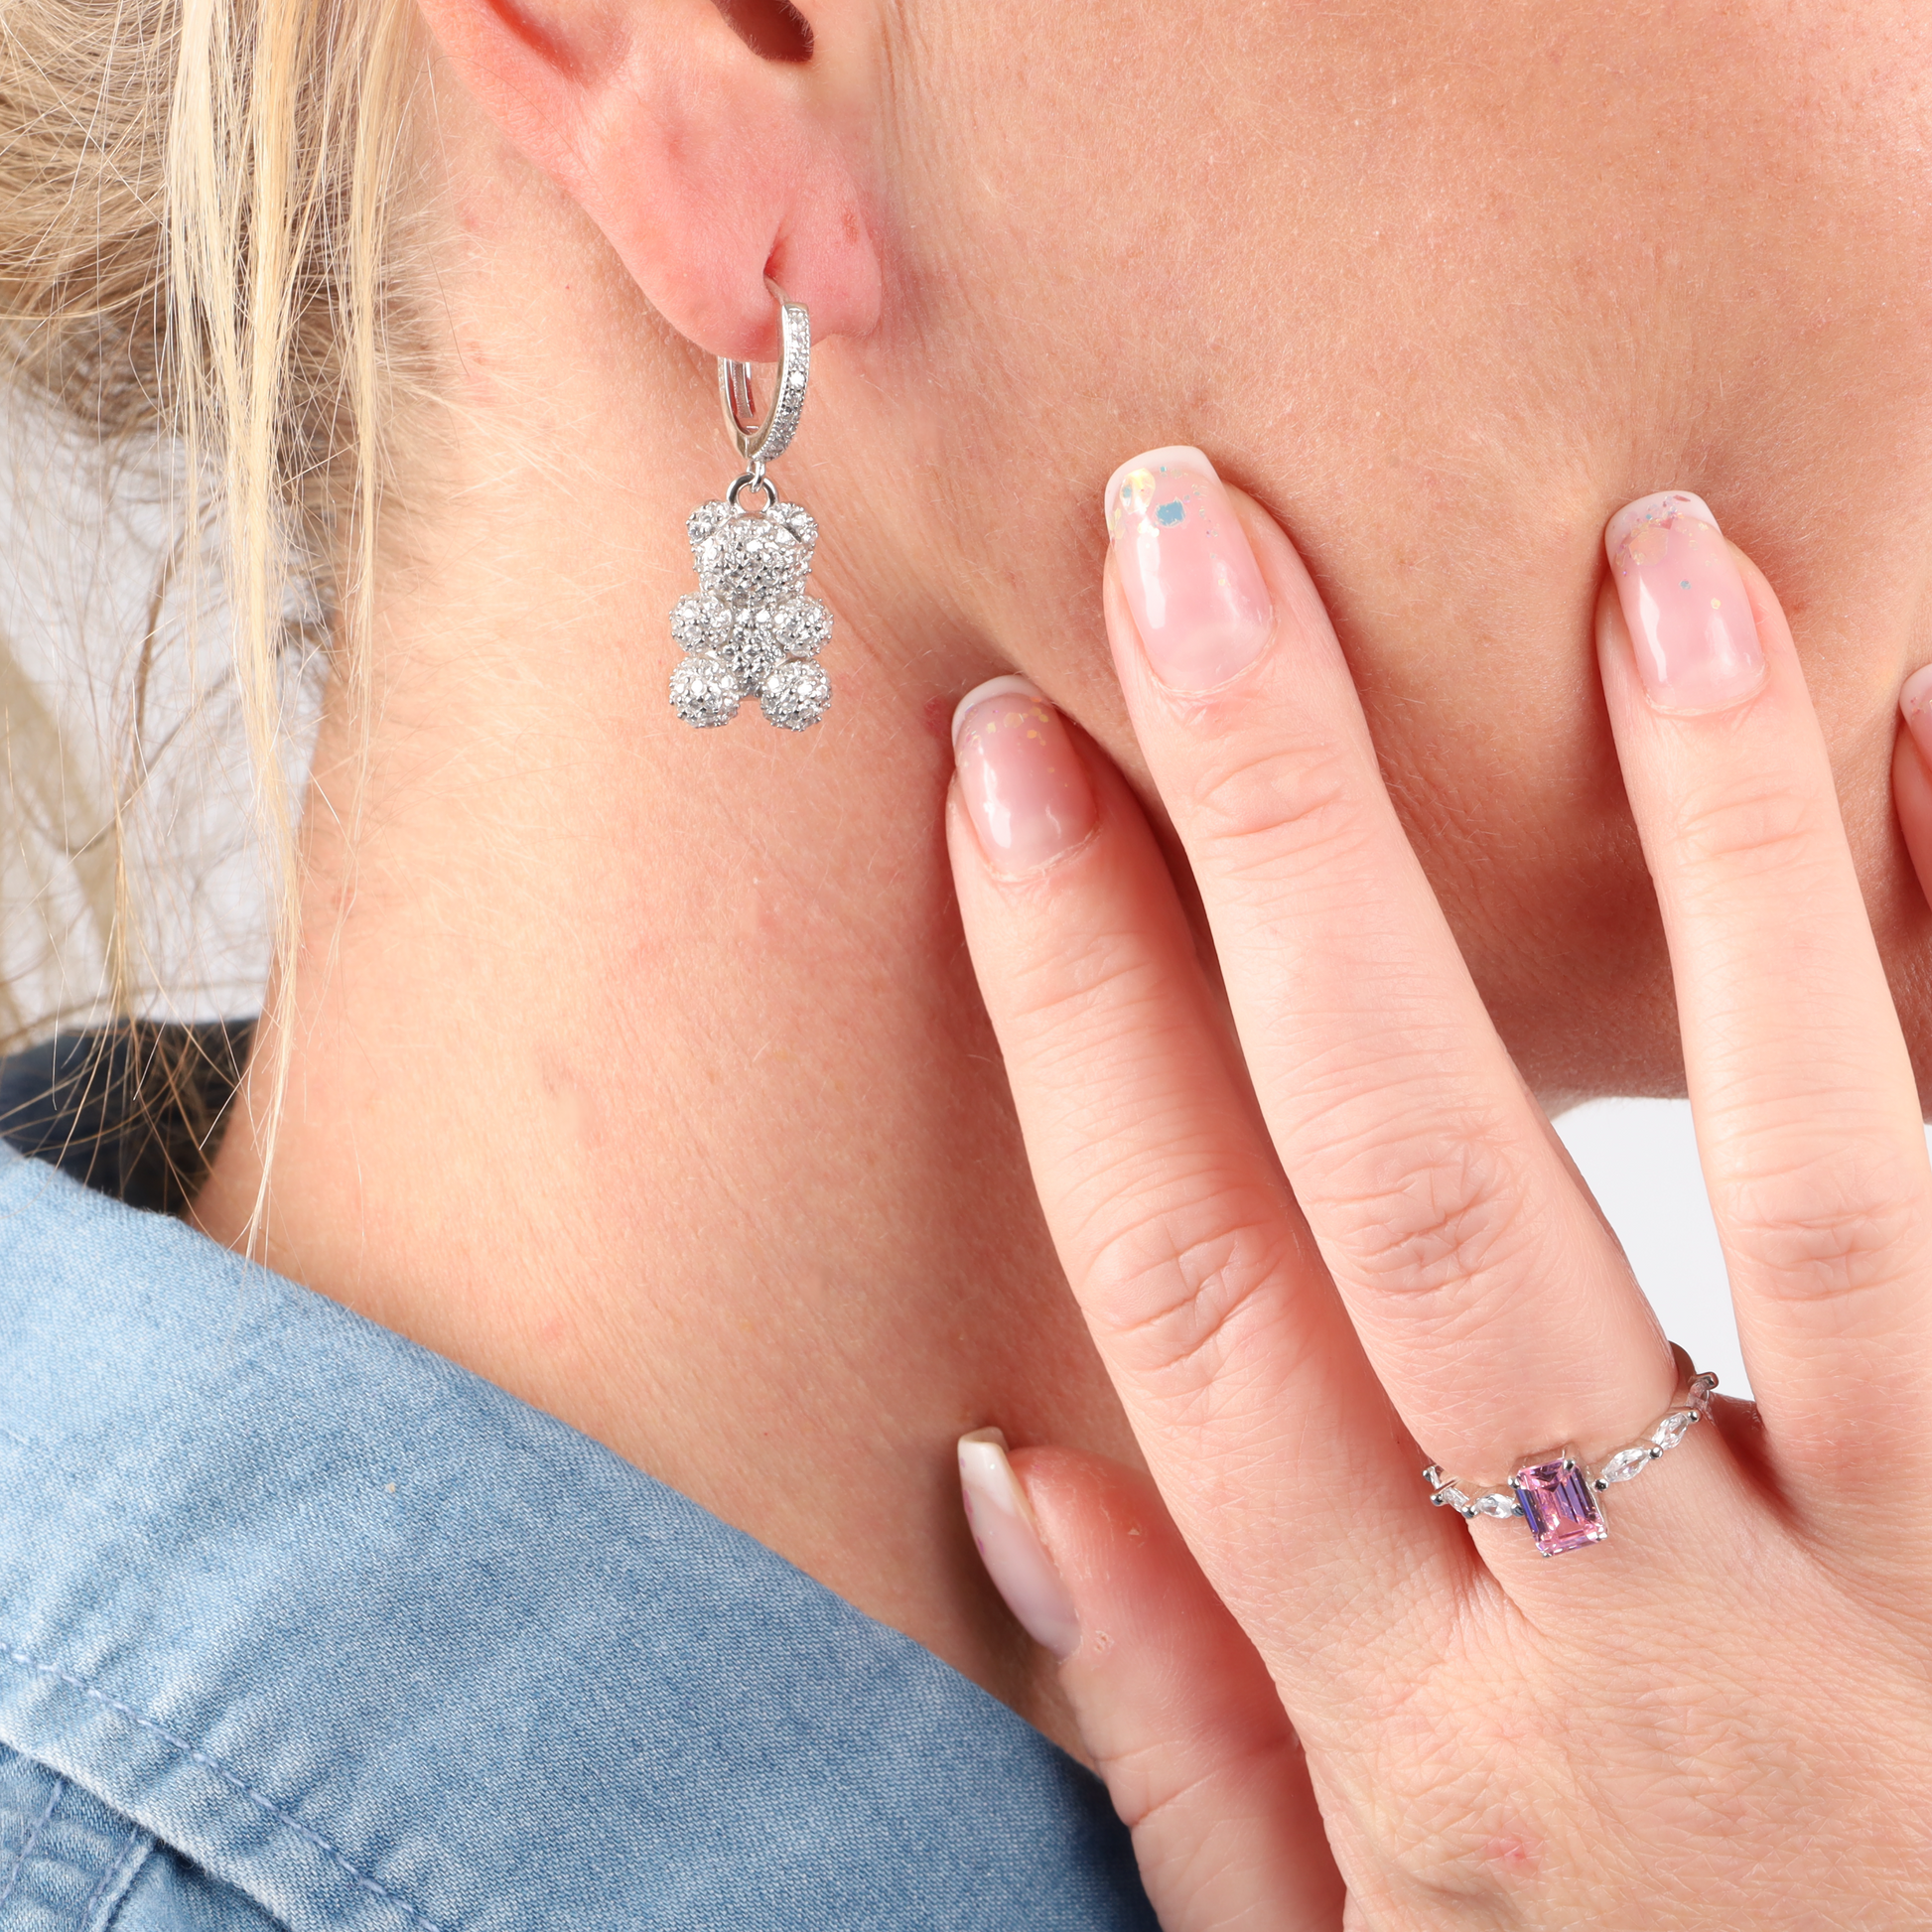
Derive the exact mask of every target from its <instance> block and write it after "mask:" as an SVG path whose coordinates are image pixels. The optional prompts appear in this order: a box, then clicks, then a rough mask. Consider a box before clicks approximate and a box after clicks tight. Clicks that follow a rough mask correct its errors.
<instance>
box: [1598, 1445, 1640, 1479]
mask: <svg viewBox="0 0 1932 1932" xmlns="http://www.w3.org/2000/svg"><path fill="white" fill-rule="evenodd" d="M1653 1459H1654V1457H1653V1451H1652V1449H1651V1447H1650V1445H1649V1444H1648V1443H1639V1444H1637V1445H1636V1447H1635V1448H1634V1449H1618V1450H1617V1452H1616V1453H1615V1454H1614V1455H1613V1456H1611V1457H1610V1459H1609V1460H1608V1461H1607V1462H1605V1463H1604V1464H1603V1466H1602V1467H1601V1468H1600V1469H1598V1470H1597V1472H1596V1486H1597V1488H1599V1489H1603V1488H1607V1487H1608V1486H1609V1485H1610V1484H1611V1483H1613V1482H1628V1481H1629V1480H1630V1478H1631V1477H1632V1476H1633V1475H1636V1474H1637V1473H1638V1472H1639V1471H1640V1470H1643V1469H1647V1468H1649V1467H1650V1464H1651V1462H1652V1460H1653Z"/></svg>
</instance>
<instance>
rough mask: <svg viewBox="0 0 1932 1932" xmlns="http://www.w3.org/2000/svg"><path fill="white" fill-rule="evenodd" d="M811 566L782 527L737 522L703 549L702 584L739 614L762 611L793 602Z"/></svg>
mask: <svg viewBox="0 0 1932 1932" xmlns="http://www.w3.org/2000/svg"><path fill="white" fill-rule="evenodd" d="M810 560H811V559H810V553H809V552H808V551H807V550H806V549H805V548H804V547H803V545H801V544H800V543H799V541H798V539H797V538H796V537H795V536H793V535H792V533H791V532H790V531H789V530H787V529H786V528H785V526H784V525H783V524H782V523H774V522H772V521H771V520H770V518H768V517H764V516H734V517H733V518H732V519H731V520H730V521H729V522H728V523H723V524H720V525H719V527H718V528H717V529H716V530H714V531H713V532H712V533H711V535H710V536H708V537H706V538H705V540H704V542H703V543H701V544H700V545H699V546H698V581H699V582H700V583H701V584H703V586H704V588H705V589H706V590H707V591H709V592H710V593H711V594H712V596H713V597H717V598H722V599H723V600H724V601H725V602H726V603H727V604H729V605H731V606H733V607H734V608H735V609H737V610H741V611H743V610H756V609H757V608H759V606H761V605H772V604H782V603H783V602H784V601H785V600H786V599H787V598H788V597H790V596H791V595H792V594H793V593H794V592H795V591H796V590H797V588H798V585H799V583H800V581H801V580H802V579H803V577H804V575H805V566H806V564H808V563H809V562H810Z"/></svg>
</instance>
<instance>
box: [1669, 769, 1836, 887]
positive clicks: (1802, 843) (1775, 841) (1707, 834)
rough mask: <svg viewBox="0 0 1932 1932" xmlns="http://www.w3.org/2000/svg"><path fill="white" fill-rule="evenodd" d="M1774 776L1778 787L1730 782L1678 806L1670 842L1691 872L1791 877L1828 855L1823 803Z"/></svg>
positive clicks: (1762, 780)
mask: <svg viewBox="0 0 1932 1932" xmlns="http://www.w3.org/2000/svg"><path fill="white" fill-rule="evenodd" d="M1775 775H1776V776H1777V778H1778V780H1779V782H1776V783H1773V782H1770V781H1769V780H1768V779H1766V778H1753V779H1752V780H1750V781H1748V782H1745V783H1739V782H1738V781H1736V780H1734V779H1731V780H1728V781H1726V782H1725V783H1722V784H1718V785H1713V786H1711V787H1709V788H1708V789H1702V790H1697V791H1693V792H1692V793H1691V794H1689V795H1688V796H1687V797H1686V798H1685V799H1684V800H1683V801H1682V802H1681V803H1680V804H1679V806H1678V809H1677V812H1676V814H1675V823H1674V825H1673V827H1672V833H1671V837H1672V842H1673V844H1674V845H1675V847H1676V849H1677V853H1678V856H1679V857H1680V859H1681V860H1682V861H1683V863H1684V865H1685V867H1686V868H1687V870H1689V871H1690V872H1691V873H1692V874H1694V875H1695V874H1697V873H1699V872H1709V871H1721V872H1725V873H1735V872H1737V871H1740V870H1742V871H1747V872H1751V873H1757V872H1763V871H1774V872H1777V873H1779V874H1780V875H1786V874H1787V873H1788V870H1789V869H1790V868H1793V867H1794V866H1807V865H1809V864H1810V863H1811V862H1812V861H1814V860H1815V859H1816V858H1817V857H1818V855H1819V854H1820V853H1821V851H1822V850H1824V849H1826V844H1827V842H1826V841H1825V839H1824V836H1823V835H1824V834H1825V832H1826V831H1827V829H1828V828H1827V826H1826V823H1825V820H1824V818H1823V815H1822V813H1821V811H1820V806H1819V801H1818V800H1817V799H1816V798H1814V797H1812V796H1810V795H1809V794H1807V793H1806V792H1804V791H1802V790H1800V789H1799V788H1798V787H1796V786H1794V785H1792V784H1791V783H1790V782H1789V781H1788V779H1786V778H1785V775H1784V774H1783V773H1778V774H1775Z"/></svg>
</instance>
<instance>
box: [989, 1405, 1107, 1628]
mask: <svg viewBox="0 0 1932 1932" xmlns="http://www.w3.org/2000/svg"><path fill="white" fill-rule="evenodd" d="M959 1490H960V1494H961V1495H962V1496H964V1498H965V1499H966V1520H967V1522H969V1523H970V1524H971V1525H972V1526H973V1541H974V1543H975V1544H976V1545H977V1546H978V1548H979V1553H980V1561H981V1562H982V1563H984V1564H985V1565H986V1574H987V1575H988V1576H989V1577H991V1578H992V1579H993V1584H994V1587H995V1588H996V1589H998V1590H999V1592H1000V1594H1001V1595H1002V1596H1004V1597H1005V1598H1006V1600H1007V1608H1008V1609H1010V1610H1011V1611H1012V1612H1013V1613H1014V1615H1015V1616H1016V1617H1018V1618H1019V1619H1020V1623H1021V1626H1022V1627H1023V1628H1024V1629H1025V1630H1026V1632H1027V1634H1028V1636H1030V1637H1032V1638H1033V1640H1034V1641H1035V1643H1037V1644H1042V1645H1044V1647H1045V1648H1046V1649H1048V1650H1050V1651H1051V1652H1052V1653H1053V1655H1054V1656H1055V1657H1062V1658H1064V1657H1070V1656H1072V1655H1073V1653H1074V1651H1075V1650H1077V1649H1078V1648H1079V1646H1080V1620H1079V1618H1078V1617H1077V1616H1075V1615H1074V1613H1073V1598H1072V1597H1071V1596H1070V1595H1069V1594H1068V1593H1067V1587H1066V1586H1065V1585H1064V1584H1063V1583H1061V1582H1060V1573H1059V1572H1058V1571H1057V1570H1055V1569H1054V1568H1053V1560H1052V1558H1051V1557H1049V1556H1048V1555H1047V1554H1046V1546H1045V1544H1043V1543H1042V1542H1041V1541H1040V1540H1039V1527H1038V1525H1037V1524H1036V1523H1035V1521H1034V1511H1033V1505H1032V1504H1031V1503H1030V1502H1028V1500H1027V1492H1026V1491H1025V1490H1024V1489H1022V1488H1021V1486H1020V1478H1019V1477H1018V1476H1016V1475H1015V1474H1014V1473H1013V1464H1012V1463H1011V1462H1009V1461H1008V1460H1007V1439H1006V1437H1005V1436H1004V1435H1002V1434H1001V1432H1000V1431H999V1430H997V1429H976V1430H974V1431H973V1432H972V1434H971V1435H970V1436H962V1437H961V1438H960V1439H959Z"/></svg>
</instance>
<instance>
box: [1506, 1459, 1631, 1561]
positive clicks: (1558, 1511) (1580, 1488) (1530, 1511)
mask: <svg viewBox="0 0 1932 1932" xmlns="http://www.w3.org/2000/svg"><path fill="white" fill-rule="evenodd" d="M1510 1484H1511V1486H1512V1487H1513V1488H1514V1489H1515V1491H1516V1500H1517V1501H1518V1502H1519V1503H1521V1504H1522V1506H1523V1514H1524V1515H1525V1516H1526V1517H1528V1519H1529V1525H1530V1534H1531V1535H1532V1536H1533V1537H1535V1538H1536V1547H1537V1548H1538V1549H1539V1550H1541V1551H1542V1552H1543V1554H1544V1555H1545V1556H1546V1557H1558V1556H1561V1555H1563V1553H1564V1552H1565V1551H1566V1550H1581V1549H1582V1548H1583V1547H1584V1545H1585V1544H1586V1543H1601V1542H1602V1541H1603V1539H1604V1538H1605V1537H1606V1536H1608V1535H1609V1533H1610V1532H1609V1528H1608V1526H1607V1525H1606V1524H1605V1523H1604V1521H1603V1512H1602V1511H1601V1510H1599V1509H1598V1508H1597V1507H1596V1498H1595V1496H1593V1495H1592V1494H1591V1493H1590V1487H1589V1484H1588V1482H1587V1480H1586V1479H1585V1477H1584V1472H1583V1470H1582V1469H1581V1468H1580V1467H1579V1466H1578V1465H1577V1463H1576V1462H1575V1461H1574V1460H1572V1458H1571V1457H1569V1456H1567V1455H1560V1456H1555V1457H1552V1458H1551V1459H1549V1460H1547V1461H1543V1462H1526V1463H1524V1465H1523V1466H1522V1467H1521V1468H1520V1469H1518V1470H1517V1471H1516V1473H1515V1474H1514V1475H1513V1476H1512V1477H1511V1478H1510Z"/></svg>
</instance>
